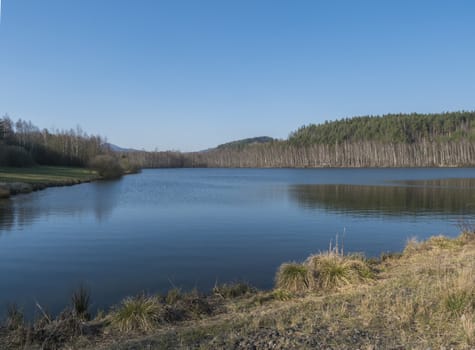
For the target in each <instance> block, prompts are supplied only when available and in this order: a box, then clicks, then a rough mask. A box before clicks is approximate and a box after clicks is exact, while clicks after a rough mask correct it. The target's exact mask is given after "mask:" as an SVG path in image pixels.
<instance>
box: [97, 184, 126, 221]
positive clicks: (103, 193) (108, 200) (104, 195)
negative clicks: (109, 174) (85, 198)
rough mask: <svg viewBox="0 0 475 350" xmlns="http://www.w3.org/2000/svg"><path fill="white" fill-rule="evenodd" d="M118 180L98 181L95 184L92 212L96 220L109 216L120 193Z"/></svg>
mask: <svg viewBox="0 0 475 350" xmlns="http://www.w3.org/2000/svg"><path fill="white" fill-rule="evenodd" d="M120 184H121V182H120V181H116V180H110V181H100V182H97V183H96V184H95V186H96V191H95V192H94V214H95V216H96V219H97V221H103V220H105V219H107V218H109V217H110V216H111V214H112V212H113V211H114V208H115V206H116V205H117V202H118V199H119V193H120Z"/></svg>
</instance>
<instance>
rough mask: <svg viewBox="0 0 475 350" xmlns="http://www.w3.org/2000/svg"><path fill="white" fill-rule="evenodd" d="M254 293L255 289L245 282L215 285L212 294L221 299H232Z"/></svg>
mask: <svg viewBox="0 0 475 350" xmlns="http://www.w3.org/2000/svg"><path fill="white" fill-rule="evenodd" d="M254 293H256V289H255V288H254V287H252V286H251V285H250V284H249V283H245V282H236V283H229V284H228V283H224V284H217V285H215V286H214V288H213V294H214V295H216V296H219V297H221V298H223V299H233V298H238V297H242V296H245V295H250V294H254Z"/></svg>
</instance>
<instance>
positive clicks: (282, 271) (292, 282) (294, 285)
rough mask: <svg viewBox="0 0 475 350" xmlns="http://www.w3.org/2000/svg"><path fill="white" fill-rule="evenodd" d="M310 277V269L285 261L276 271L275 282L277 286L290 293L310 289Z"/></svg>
mask: <svg viewBox="0 0 475 350" xmlns="http://www.w3.org/2000/svg"><path fill="white" fill-rule="evenodd" d="M310 277H311V276H310V270H309V268H308V267H307V266H305V265H303V264H297V263H285V264H282V265H281V266H280V268H279V270H278V271H277V275H276V277H275V283H276V286H277V288H280V289H283V290H286V291H289V292H292V293H303V292H306V291H308V290H309V289H310V279H311V278H310Z"/></svg>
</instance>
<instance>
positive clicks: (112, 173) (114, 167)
mask: <svg viewBox="0 0 475 350" xmlns="http://www.w3.org/2000/svg"><path fill="white" fill-rule="evenodd" d="M89 167H90V168H91V169H93V170H95V171H97V173H98V174H99V175H100V176H101V177H102V178H104V179H116V178H119V177H121V176H122V175H123V174H124V170H123V169H122V167H121V166H120V164H119V161H118V160H117V159H116V158H115V157H113V156H111V155H105V154H103V155H99V156H95V157H94V158H93V159H92V160H91V161H90V163H89Z"/></svg>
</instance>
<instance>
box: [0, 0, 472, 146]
mask: <svg viewBox="0 0 475 350" xmlns="http://www.w3.org/2000/svg"><path fill="white" fill-rule="evenodd" d="M1 1H2V19H1V23H0V114H1V115H3V114H5V113H8V114H9V115H10V117H11V118H12V119H15V120H16V119H18V118H22V119H26V120H31V121H32V122H33V123H34V124H36V125H38V126H41V127H47V128H51V127H55V128H60V129H61V128H71V127H73V128H74V127H75V126H76V125H78V124H79V125H80V126H81V127H82V128H83V129H84V130H86V131H87V132H89V133H94V134H101V135H103V136H106V137H107V138H108V140H109V141H110V142H112V143H115V144H118V145H120V146H123V147H135V148H145V149H154V148H155V147H157V148H158V149H160V150H164V149H178V150H183V151H189V150H200V149H205V148H208V147H211V146H214V145H216V144H219V143H223V142H226V141H230V140H235V139H240V138H245V137H253V136H260V135H268V136H273V137H278V138H286V137H287V136H288V134H289V132H290V131H292V130H295V129H296V128H298V127H299V126H301V125H303V124H308V123H312V122H314V123H318V122H322V121H324V120H333V119H337V118H342V117H349V116H354V115H365V114H383V113H389V112H441V111H451V110H461V109H464V110H474V109H475V20H474V18H475V1H471V0H466V1H457V0H447V1H443V2H442V1H418V0H410V1H402V0H398V1H391V0H387V1H382V0H378V1H364V0H359V1H354V0H348V1H337V0H327V1H317V0H308V1H303V0H294V1H292V0H287V1H280V0H262V1H260V0H233V1H231V0H229V1H227V0H216V1H207V0H188V1H182V0H169V1H159V0H128V1H126V0H41V1H40V0H1Z"/></svg>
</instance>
